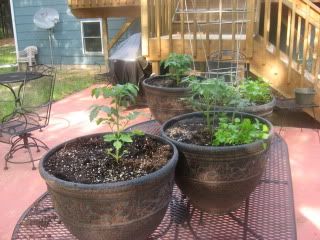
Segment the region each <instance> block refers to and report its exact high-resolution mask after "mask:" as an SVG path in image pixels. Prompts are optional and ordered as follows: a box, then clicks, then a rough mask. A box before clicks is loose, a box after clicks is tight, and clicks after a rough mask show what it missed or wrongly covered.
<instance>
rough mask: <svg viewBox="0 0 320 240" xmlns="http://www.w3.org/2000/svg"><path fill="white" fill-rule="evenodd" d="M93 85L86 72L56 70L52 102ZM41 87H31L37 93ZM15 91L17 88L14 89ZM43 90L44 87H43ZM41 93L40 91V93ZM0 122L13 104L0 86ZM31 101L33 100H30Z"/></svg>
mask: <svg viewBox="0 0 320 240" xmlns="http://www.w3.org/2000/svg"><path fill="white" fill-rule="evenodd" d="M93 83H94V76H93V74H92V73H90V71H88V70H57V75H56V82H55V88H54V93H53V100H54V101H58V100H60V99H63V98H65V97H66V96H69V95H70V94H73V93H75V92H78V91H81V90H83V89H85V88H87V87H89V86H91V85H92V84H93ZM37 88H42V87H41V86H39V85H38V86H33V90H34V91H37ZM15 89H17V86H16V87H15ZM43 89H45V87H43ZM40 92H41V91H40ZM0 96H1V98H0V121H1V120H2V119H3V117H4V116H7V115H8V114H10V113H12V112H13V110H14V102H13V97H12V93H11V92H9V90H8V89H7V88H5V87H3V86H0ZM32 101H33V100H32ZM40 101H41V100H40Z"/></svg>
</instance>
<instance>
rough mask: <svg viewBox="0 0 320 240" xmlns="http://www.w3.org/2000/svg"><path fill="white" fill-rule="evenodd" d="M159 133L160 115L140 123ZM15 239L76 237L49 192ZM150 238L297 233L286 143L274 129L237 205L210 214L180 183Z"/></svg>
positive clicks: (17, 229) (20, 225)
mask: <svg viewBox="0 0 320 240" xmlns="http://www.w3.org/2000/svg"><path fill="white" fill-rule="evenodd" d="M129 129H140V130H143V131H145V132H147V133H151V134H159V129H160V125H159V124H158V123H157V122H155V121H148V122H144V123H140V124H137V125H135V126H133V127H131V128H129ZM12 239H75V237H74V236H72V235H71V234H70V233H69V232H68V230H67V229H66V228H65V226H64V225H63V223H62V222H61V220H60V219H59V216H58V215H57V213H56V212H55V210H54V208H53V206H52V202H51V197H50V195H49V193H45V194H44V195H43V196H41V197H40V198H39V199H38V200H36V201H35V202H34V203H33V204H32V206H30V207H29V208H28V209H27V210H26V212H25V213H24V214H23V215H22V217H21V218H20V220H19V221H18V223H17V225H16V227H15V230H14V232H13V235H12ZM149 239H164V240H165V239H184V240H185V239H203V240H204V239H272V240H273V239H296V223H295V214H294V204H293V192H292V182H291V172H290V165H289V155H288V149H287V144H286V143H285V141H284V140H283V139H282V137H280V136H279V135H275V137H274V138H273V140H272V145H271V156H270V159H269V161H268V163H267V167H266V170H265V173H264V174H263V176H262V179H261V181H260V184H259V185H258V186H257V188H256V190H255V191H254V192H253V193H252V194H251V195H250V197H249V198H248V199H247V200H246V201H245V202H244V203H243V206H242V207H241V208H239V209H238V210H237V211H234V212H230V213H229V214H225V215H209V214H207V213H205V212H202V211H200V210H198V209H196V208H195V207H193V206H192V204H191V203H190V202H189V200H188V198H187V197H185V196H184V195H183V194H181V192H180V190H179V189H178V188H177V187H176V186H175V187H174V192H173V197H172V200H171V202H170V204H169V207H168V210H167V213H166V215H165V217H164V219H163V221H162V222H161V224H160V225H159V227H158V228H157V229H156V230H155V232H154V233H153V234H152V235H151V236H150V237H149Z"/></svg>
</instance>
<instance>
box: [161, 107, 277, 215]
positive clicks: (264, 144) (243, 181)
mask: <svg viewBox="0 0 320 240" xmlns="http://www.w3.org/2000/svg"><path fill="white" fill-rule="evenodd" d="M227 113H228V114H232V112H227ZM236 115H241V116H243V117H249V118H252V119H253V118H257V119H259V121H261V122H262V123H264V124H266V125H268V126H269V128H270V136H269V138H268V139H266V140H263V141H262V140H259V141H255V142H253V143H251V144H244V145H238V146H224V147H213V146H197V145H194V144H187V143H183V142H178V141H175V140H174V139H171V138H170V137H168V136H167V135H166V133H165V131H166V130H167V129H168V128H170V127H171V126H173V124H174V123H176V122H179V121H182V120H183V121H186V120H188V121H190V123H192V122H194V121H201V120H203V114H202V113H199V112H198V113H190V114H185V115H182V116H178V117H175V118H173V119H171V120H169V121H167V122H165V123H164V124H163V126H162V128H161V135H162V136H163V137H165V138H166V139H168V140H170V141H171V142H173V143H174V144H175V145H176V146H177V148H178V150H179V162H178V166H177V170H176V183H177V185H178V186H179V188H180V189H181V190H182V192H183V193H184V194H186V195H187V196H188V197H189V198H190V201H191V202H192V203H193V204H194V205H195V206H196V207H197V208H199V209H201V210H204V211H206V212H209V213H217V214H224V213H227V212H230V211H232V210H235V209H237V208H239V207H240V206H241V205H242V203H243V201H244V200H245V199H246V198H247V197H248V196H249V195H250V193H251V192H252V191H254V189H255V188H256V186H257V184H258V183H259V180H260V178H261V176H262V173H263V172H264V170H265V166H266V161H267V160H268V158H269V148H270V144H271V138H272V136H273V127H272V125H271V123H270V122H269V121H267V120H265V119H263V118H260V117H257V116H254V115H251V114H246V113H236Z"/></svg>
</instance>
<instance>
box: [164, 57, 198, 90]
mask: <svg viewBox="0 0 320 240" xmlns="http://www.w3.org/2000/svg"><path fill="white" fill-rule="evenodd" d="M161 64H162V65H163V66H164V67H165V68H167V67H169V72H170V75H171V76H172V77H173V78H174V79H175V80H176V84H177V85H179V84H180V82H181V79H182V77H183V76H184V75H186V74H187V72H188V71H190V67H191V64H192V57H191V56H190V55H187V54H177V53H170V55H169V57H168V58H167V59H166V60H164V61H163V62H161Z"/></svg>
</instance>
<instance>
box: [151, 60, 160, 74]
mask: <svg viewBox="0 0 320 240" xmlns="http://www.w3.org/2000/svg"><path fill="white" fill-rule="evenodd" d="M151 64H152V72H153V73H155V74H157V75H159V74H160V65H159V62H152V63H151Z"/></svg>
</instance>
